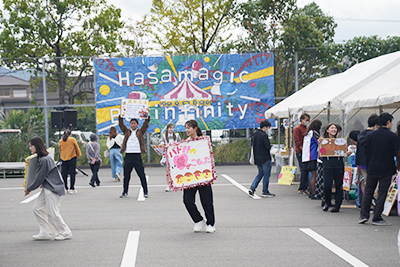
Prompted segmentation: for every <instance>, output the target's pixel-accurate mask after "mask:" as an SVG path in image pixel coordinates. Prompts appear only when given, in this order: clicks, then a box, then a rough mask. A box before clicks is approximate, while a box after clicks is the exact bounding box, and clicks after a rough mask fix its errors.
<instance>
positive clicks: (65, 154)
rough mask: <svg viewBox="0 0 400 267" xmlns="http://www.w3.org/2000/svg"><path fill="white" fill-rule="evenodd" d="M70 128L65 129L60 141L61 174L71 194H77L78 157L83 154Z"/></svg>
mask: <svg viewBox="0 0 400 267" xmlns="http://www.w3.org/2000/svg"><path fill="white" fill-rule="evenodd" d="M71 135H72V134H71V131H70V130H65V131H64V135H63V138H62V139H61V140H60V141H59V142H58V147H59V149H60V159H61V161H62V164H61V175H62V178H63V180H64V185H65V189H66V190H67V192H68V193H69V194H76V193H78V191H77V190H76V189H75V175H76V159H77V157H80V156H81V155H82V153H81V150H80V149H79V146H78V143H77V142H76V139H75V138H74V137H72V136H71ZM68 174H69V177H70V187H69V190H68V184H67V183H68Z"/></svg>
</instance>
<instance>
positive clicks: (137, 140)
mask: <svg viewBox="0 0 400 267" xmlns="http://www.w3.org/2000/svg"><path fill="white" fill-rule="evenodd" d="M147 112H148V111H147ZM149 124H150V115H149V114H147V119H146V120H145V121H144V122H143V125H142V127H141V128H140V129H138V126H139V121H138V120H137V119H131V121H130V126H131V129H128V127H126V126H125V123H124V119H123V118H122V117H121V116H119V118H118V125H119V128H120V129H121V131H122V132H123V133H124V135H125V137H124V140H123V141H122V145H121V154H123V153H124V152H125V153H126V154H125V162H124V190H123V192H122V195H121V196H120V198H124V197H127V196H128V189H129V181H130V179H131V172H132V169H133V168H135V170H136V173H137V175H138V176H139V179H140V183H141V184H142V188H143V193H144V197H145V198H147V197H148V190H147V181H146V175H145V173H144V167H143V162H142V154H141V153H145V152H146V145H145V143H144V134H145V133H146V131H147V128H149Z"/></svg>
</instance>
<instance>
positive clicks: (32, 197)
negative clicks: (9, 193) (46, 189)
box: [21, 192, 40, 204]
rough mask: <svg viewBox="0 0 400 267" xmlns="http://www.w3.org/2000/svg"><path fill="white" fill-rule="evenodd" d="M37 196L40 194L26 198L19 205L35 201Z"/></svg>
mask: <svg viewBox="0 0 400 267" xmlns="http://www.w3.org/2000/svg"><path fill="white" fill-rule="evenodd" d="M39 195H40V192H38V193H36V194H34V195H33V196H30V197H28V198H27V199H25V200H22V201H21V204H26V203H29V202H31V201H32V200H35V199H37V198H38V196H39Z"/></svg>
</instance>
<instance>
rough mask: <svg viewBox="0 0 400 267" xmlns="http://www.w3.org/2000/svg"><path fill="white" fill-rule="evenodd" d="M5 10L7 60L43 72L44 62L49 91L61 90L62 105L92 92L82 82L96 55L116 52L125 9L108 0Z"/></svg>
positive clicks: (18, 2) (0, 46) (11, 0)
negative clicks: (109, 2) (83, 87)
mask: <svg viewBox="0 0 400 267" xmlns="http://www.w3.org/2000/svg"><path fill="white" fill-rule="evenodd" d="M0 10H3V11H0V31H1V32H0V53H1V57H2V59H3V62H4V63H5V64H6V65H7V66H8V67H10V68H19V67H21V66H23V65H25V66H27V67H31V68H34V69H36V70H37V71H40V72H41V71H42V69H43V64H42V61H41V58H45V69H46V73H47V82H48V90H49V91H55V90H56V89H58V90H59V97H60V104H65V103H66V99H65V98H66V95H67V96H68V101H69V103H70V104H73V103H74V99H75V98H76V97H78V98H79V97H80V96H82V95H85V94H87V93H89V91H88V89H82V88H80V84H81V83H82V81H83V79H81V77H84V76H85V75H88V74H92V59H93V57H95V56H101V55H109V54H111V53H114V52H117V40H118V37H119V29H121V28H122V27H123V23H122V22H121V20H120V18H121V10H120V9H119V8H116V7H115V6H113V5H107V4H106V1H105V0H64V1H57V0H46V1H43V0H30V1H25V0H3V7H2V9H0ZM39 82H40V80H38V81H35V83H39ZM74 88H79V89H78V90H77V91H74ZM90 93H93V92H92V90H91V91H90Z"/></svg>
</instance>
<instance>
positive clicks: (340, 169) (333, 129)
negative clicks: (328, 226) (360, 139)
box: [319, 123, 345, 212]
mask: <svg viewBox="0 0 400 267" xmlns="http://www.w3.org/2000/svg"><path fill="white" fill-rule="evenodd" d="M338 134H339V129H338V126H337V124H335V123H329V124H328V125H327V126H326V127H325V130H324V133H323V137H324V138H331V139H332V138H337V135H338ZM322 140H323V139H322V138H320V139H319V141H320V142H321V141H322ZM344 156H345V155H344ZM321 160H322V167H323V170H324V196H325V204H324V206H323V207H322V210H323V211H328V209H329V207H331V206H332V204H331V203H332V184H333V181H335V188H336V191H335V205H334V207H333V208H332V209H331V212H339V210H340V206H341V205H342V201H343V174H344V162H343V157H322V156H321Z"/></svg>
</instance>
